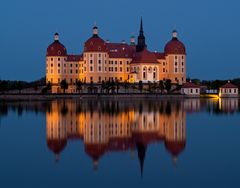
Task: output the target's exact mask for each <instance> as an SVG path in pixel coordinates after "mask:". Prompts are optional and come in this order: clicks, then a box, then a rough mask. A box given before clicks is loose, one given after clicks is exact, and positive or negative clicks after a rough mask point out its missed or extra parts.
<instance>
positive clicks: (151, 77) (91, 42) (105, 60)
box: [46, 19, 186, 93]
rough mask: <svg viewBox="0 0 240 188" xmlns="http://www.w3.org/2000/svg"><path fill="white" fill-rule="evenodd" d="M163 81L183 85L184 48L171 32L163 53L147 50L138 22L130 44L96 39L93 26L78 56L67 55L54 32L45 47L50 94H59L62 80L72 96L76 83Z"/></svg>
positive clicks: (97, 35) (184, 72)
mask: <svg viewBox="0 0 240 188" xmlns="http://www.w3.org/2000/svg"><path fill="white" fill-rule="evenodd" d="M167 79H170V80H171V81H172V83H175V84H180V85H182V84H184V83H185V82H186V48H185V46H184V44H183V43H182V42H181V41H180V40H179V39H178V36H177V31H176V30H174V31H173V33H172V39H171V40H170V41H169V42H167V44H166V45H165V48H164V52H157V51H155V52H151V51H149V50H148V48H147V44H146V40H145V36H144V30H143V23H142V19H141V24H140V32H139V36H138V40H137V43H135V37H134V36H132V37H131V40H130V44H127V43H126V42H125V41H123V42H121V43H111V42H109V41H108V40H107V41H105V40H103V39H102V38H101V37H100V36H99V32H98V27H97V26H94V27H93V34H92V36H91V37H90V38H89V39H88V40H87V41H86V42H85V44H84V50H83V53H82V54H79V55H73V54H68V53H67V49H66V47H65V46H64V45H63V44H62V43H61V42H60V41H59V34H58V33H55V35H54V42H53V43H52V44H50V45H49V46H48V48H47V54H46V82H47V83H51V85H52V92H53V93H57V92H61V89H60V83H61V81H62V80H66V82H67V83H68V84H69V88H68V92H70V93H72V92H76V86H75V84H76V82H77V81H78V80H80V81H81V82H84V83H101V82H102V81H109V80H110V81H111V80H114V81H118V82H126V81H127V82H130V83H138V82H139V81H142V82H143V83H148V82H157V81H159V80H163V81H164V80H167Z"/></svg>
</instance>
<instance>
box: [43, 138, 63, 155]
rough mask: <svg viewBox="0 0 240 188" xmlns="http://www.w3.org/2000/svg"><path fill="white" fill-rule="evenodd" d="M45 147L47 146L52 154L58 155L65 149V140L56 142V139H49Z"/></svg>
mask: <svg viewBox="0 0 240 188" xmlns="http://www.w3.org/2000/svg"><path fill="white" fill-rule="evenodd" d="M47 145H48V148H49V149H50V150H51V151H52V152H54V153H55V154H59V153H61V151H63V150H64V148H65V147H66V145H67V140H66V139H61V140H57V139H51V140H50V139H48V140H47Z"/></svg>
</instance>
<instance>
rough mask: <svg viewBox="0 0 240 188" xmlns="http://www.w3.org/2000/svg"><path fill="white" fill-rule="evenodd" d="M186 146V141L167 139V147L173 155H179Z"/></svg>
mask: <svg viewBox="0 0 240 188" xmlns="http://www.w3.org/2000/svg"><path fill="white" fill-rule="evenodd" d="M185 146H186V141H165V148H166V149H167V150H168V152H169V153H171V154H172V155H173V156H178V155H179V154H180V153H181V152H182V151H183V150H184V149H185Z"/></svg>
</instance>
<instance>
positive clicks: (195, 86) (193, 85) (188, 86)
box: [182, 82, 200, 88]
mask: <svg viewBox="0 0 240 188" xmlns="http://www.w3.org/2000/svg"><path fill="white" fill-rule="evenodd" d="M182 88H200V86H199V85H196V84H194V83H192V82H187V83H185V84H184V85H183V86H182Z"/></svg>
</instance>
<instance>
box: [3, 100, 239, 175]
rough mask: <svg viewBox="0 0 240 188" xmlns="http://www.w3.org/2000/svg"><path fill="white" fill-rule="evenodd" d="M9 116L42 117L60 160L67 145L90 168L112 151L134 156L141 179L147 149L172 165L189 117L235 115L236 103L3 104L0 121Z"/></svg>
mask: <svg viewBox="0 0 240 188" xmlns="http://www.w3.org/2000/svg"><path fill="white" fill-rule="evenodd" d="M9 111H12V112H15V113H16V114H17V115H18V116H19V117H21V116H22V115H23V114H24V113H25V112H29V111H30V112H33V113H35V114H36V115H38V114H39V113H41V114H42V115H46V142H47V147H48V148H49V150H50V151H52V152H53V153H54V156H55V160H56V161H59V160H60V156H61V152H63V151H64V150H66V147H67V146H68V144H70V142H69V141H70V140H73V141H82V142H83V143H84V148H83V149H84V151H85V153H86V154H87V155H88V156H89V157H90V158H91V159H92V161H93V167H94V169H97V168H100V163H101V158H102V157H103V156H104V155H105V154H106V153H108V154H111V153H113V152H127V151H130V152H131V153H134V152H136V153H137V156H138V159H139V164H140V169H141V174H142V173H143V166H144V159H145V157H146V155H147V149H148V148H149V146H150V145H151V144H153V143H158V144H163V145H164V147H165V148H166V151H167V152H168V153H169V154H170V155H169V156H170V157H171V158H172V160H173V162H174V164H176V163H177V159H178V157H179V155H180V154H181V153H182V152H183V151H184V150H185V148H186V146H187V144H186V143H187V142H186V139H187V138H186V117H187V114H188V113H195V112H206V113H210V114H212V115H222V114H230V115H231V114H234V113H239V112H240V111H239V100H238V99H236V98H234V99H219V100H216V99H212V100H206V99H204V100H200V99H188V100H160V101H153V100H144V101H142V100H120V101H116V100H115V101H111V100H83V101H82V100H56V101H45V102H41V101H38V102H37V101H36V102H1V103H0V123H1V119H3V118H4V117H7V116H8V114H9Z"/></svg>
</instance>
